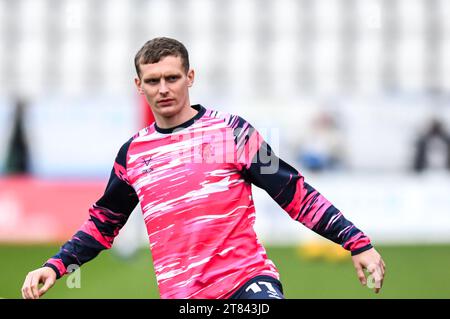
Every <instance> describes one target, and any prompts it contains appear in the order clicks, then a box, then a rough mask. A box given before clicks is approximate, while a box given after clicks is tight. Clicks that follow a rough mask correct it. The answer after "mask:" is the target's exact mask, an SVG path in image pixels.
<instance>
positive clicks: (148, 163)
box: [143, 157, 152, 166]
mask: <svg viewBox="0 0 450 319" xmlns="http://www.w3.org/2000/svg"><path fill="white" fill-rule="evenodd" d="M151 160H152V158H151V157H149V158H147V159H145V158H144V159H143V161H144V164H145V166H148V165H150V162H151Z"/></svg>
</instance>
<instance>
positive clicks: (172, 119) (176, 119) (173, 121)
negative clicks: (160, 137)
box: [155, 104, 198, 128]
mask: <svg viewBox="0 0 450 319" xmlns="http://www.w3.org/2000/svg"><path fill="white" fill-rule="evenodd" d="M197 113H198V111H197V110H195V109H194V108H192V107H191V105H190V104H188V105H187V106H185V107H184V108H183V109H182V110H181V112H179V113H177V114H174V115H173V116H168V117H164V116H160V115H159V116H158V115H157V114H155V121H156V124H157V125H158V127H160V128H172V127H176V126H178V125H180V124H183V123H184V122H187V121H189V120H190V119H191V118H193V117H194V116H195V115H196V114H197Z"/></svg>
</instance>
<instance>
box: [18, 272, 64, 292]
mask: <svg viewBox="0 0 450 319" xmlns="http://www.w3.org/2000/svg"><path fill="white" fill-rule="evenodd" d="M55 282H56V273H55V271H54V270H53V269H52V268H50V267H42V268H39V269H36V270H34V271H32V272H29V273H28V275H27V276H26V278H25V282H24V283H23V286H22V297H23V299H39V297H41V296H42V295H43V294H45V293H46V292H47V290H49V289H50V288H51V287H53V285H54V284H55ZM41 283H42V284H44V285H43V286H42V287H41V288H40V289H39V284H41Z"/></svg>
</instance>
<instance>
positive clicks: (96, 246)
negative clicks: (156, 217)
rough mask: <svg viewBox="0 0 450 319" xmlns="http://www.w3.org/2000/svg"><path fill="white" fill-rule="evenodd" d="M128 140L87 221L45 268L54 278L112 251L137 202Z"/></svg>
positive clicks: (118, 155) (90, 210)
mask: <svg viewBox="0 0 450 319" xmlns="http://www.w3.org/2000/svg"><path fill="white" fill-rule="evenodd" d="M131 140H132V139H130V140H129V141H128V142H127V143H125V144H124V145H123V146H122V147H121V149H120V151H119V153H118V154H117V157H116V159H115V162H114V166H113V168H112V171H111V175H110V178H109V181H108V184H107V186H106V189H105V192H104V194H103V196H102V197H101V198H100V199H99V200H98V201H97V202H96V203H95V204H93V206H92V207H91V208H90V209H89V218H88V220H87V221H86V222H84V224H83V225H82V226H81V228H80V229H79V230H78V231H77V232H76V233H75V235H73V237H72V238H71V239H70V240H69V241H67V242H66V243H65V244H64V245H63V246H62V247H61V249H60V251H59V252H58V253H57V254H56V255H55V256H53V257H52V258H50V259H49V260H48V261H47V262H46V263H45V264H44V266H47V267H51V268H52V269H53V270H54V271H55V272H56V275H57V278H60V277H62V276H63V275H64V274H66V273H67V272H68V267H69V265H78V266H81V265H82V264H84V263H86V262H88V261H90V260H92V259H93V258H95V257H96V256H97V255H98V254H99V253H100V252H101V251H102V250H104V249H109V248H111V246H112V244H113V241H114V238H115V237H116V236H117V235H118V234H119V230H120V229H121V228H122V227H123V225H125V223H126V221H127V220H128V217H129V216H130V214H131V212H132V211H133V210H134V208H135V207H136V205H137V203H138V202H139V199H138V197H137V195H136V193H135V191H134V189H133V188H132V187H131V186H130V185H129V181H128V178H127V173H126V157H127V152H128V148H129V146H130V143H131Z"/></svg>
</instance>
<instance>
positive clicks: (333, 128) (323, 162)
mask: <svg viewBox="0 0 450 319" xmlns="http://www.w3.org/2000/svg"><path fill="white" fill-rule="evenodd" d="M343 149H344V148H343V137H342V134H341V131H340V129H339V127H338V125H337V122H336V119H335V118H334V117H333V115H331V114H330V113H328V112H325V111H324V112H321V113H319V114H318V116H317V117H316V118H315V119H314V120H313V122H312V125H311V129H310V131H309V132H308V133H307V135H306V138H305V139H304V140H303V141H302V143H301V145H300V150H299V153H298V160H299V162H300V164H301V165H302V166H303V167H304V168H306V169H308V170H311V171H316V172H318V171H324V170H330V169H336V168H339V167H341V166H342V164H343Z"/></svg>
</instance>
